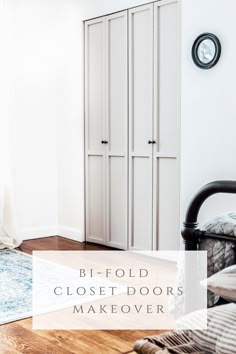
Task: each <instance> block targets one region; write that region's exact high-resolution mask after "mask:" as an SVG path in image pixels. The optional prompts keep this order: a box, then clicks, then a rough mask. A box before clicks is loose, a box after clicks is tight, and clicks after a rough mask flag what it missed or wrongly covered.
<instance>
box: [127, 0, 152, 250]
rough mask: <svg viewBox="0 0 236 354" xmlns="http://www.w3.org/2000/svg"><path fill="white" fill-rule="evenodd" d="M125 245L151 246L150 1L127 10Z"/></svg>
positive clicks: (144, 247) (142, 247)
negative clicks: (126, 203)
mask: <svg viewBox="0 0 236 354" xmlns="http://www.w3.org/2000/svg"><path fill="white" fill-rule="evenodd" d="M129 122H130V123H129V137H130V138H129V166H130V169H129V188H130V189H129V191H130V194H129V195H130V203H129V217H130V229H129V247H130V248H132V249H146V250H150V249H152V145H151V144H149V143H148V142H149V141H150V140H152V137H153V134H152V130H153V4H150V5H145V6H140V7H137V8H134V9H131V10H129Z"/></svg>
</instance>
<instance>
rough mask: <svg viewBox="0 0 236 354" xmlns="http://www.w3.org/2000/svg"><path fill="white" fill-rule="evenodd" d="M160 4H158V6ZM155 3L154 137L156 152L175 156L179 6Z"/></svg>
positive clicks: (177, 110) (175, 3)
mask: <svg viewBox="0 0 236 354" xmlns="http://www.w3.org/2000/svg"><path fill="white" fill-rule="evenodd" d="M160 4H161V3H160ZM160 4H158V3H156V4H155V5H154V6H155V11H154V21H155V66H156V67H157V70H156V74H155V76H156V77H157V81H156V85H157V88H156V90H155V97H154V100H155V102H156V104H157V106H158V107H157V110H156V111H157V112H156V113H157V116H158V117H157V119H158V122H157V124H156V125H155V136H157V141H158V147H159V152H162V153H171V154H173V153H177V151H178V141H179V134H178V114H179V99H180V93H179V86H178V75H179V67H178V46H179V40H178V36H179V31H178V3H177V2H173V3H167V4H164V5H162V6H160Z"/></svg>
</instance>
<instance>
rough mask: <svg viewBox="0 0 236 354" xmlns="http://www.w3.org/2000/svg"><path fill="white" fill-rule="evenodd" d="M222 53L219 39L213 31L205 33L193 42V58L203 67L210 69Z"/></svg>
mask: <svg viewBox="0 0 236 354" xmlns="http://www.w3.org/2000/svg"><path fill="white" fill-rule="evenodd" d="M220 54H221V44H220V41H219V39H218V38H217V37H216V36H215V35H214V34H212V33H203V34H201V35H200V36H199V37H197V39H196V40H195V42H194V43H193V47H192V58H193V61H194V63H195V64H196V65H197V66H198V67H200V68H202V69H210V68H212V67H213V66H215V65H216V63H217V62H218V60H219V58H220Z"/></svg>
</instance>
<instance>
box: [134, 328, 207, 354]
mask: <svg viewBox="0 0 236 354" xmlns="http://www.w3.org/2000/svg"><path fill="white" fill-rule="evenodd" d="M134 350H135V351H136V352H137V353H138V354H156V353H157V354H168V353H170V354H184V353H189V354H208V353H207V352H203V351H202V350H201V348H200V347H199V346H198V345H197V343H194V342H193V341H192V340H191V339H190V338H189V336H188V335H187V334H186V333H185V332H184V331H174V332H168V333H164V334H161V335H159V336H158V335H157V336H150V337H147V338H144V339H142V340H139V341H137V342H136V343H135V345H134Z"/></svg>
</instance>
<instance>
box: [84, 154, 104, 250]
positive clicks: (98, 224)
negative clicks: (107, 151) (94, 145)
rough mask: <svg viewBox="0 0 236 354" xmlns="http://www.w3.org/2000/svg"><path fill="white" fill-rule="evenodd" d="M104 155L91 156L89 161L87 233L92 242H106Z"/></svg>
mask: <svg viewBox="0 0 236 354" xmlns="http://www.w3.org/2000/svg"><path fill="white" fill-rule="evenodd" d="M104 171H105V169H104V158H103V156H89V157H88V162H87V185H88V189H87V200H86V235H87V240H88V241H91V242H98V243H104V241H105V240H104V235H105V205H104V204H105V198H104V193H105V190H104V188H105V185H104V179H105V176H104Z"/></svg>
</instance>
